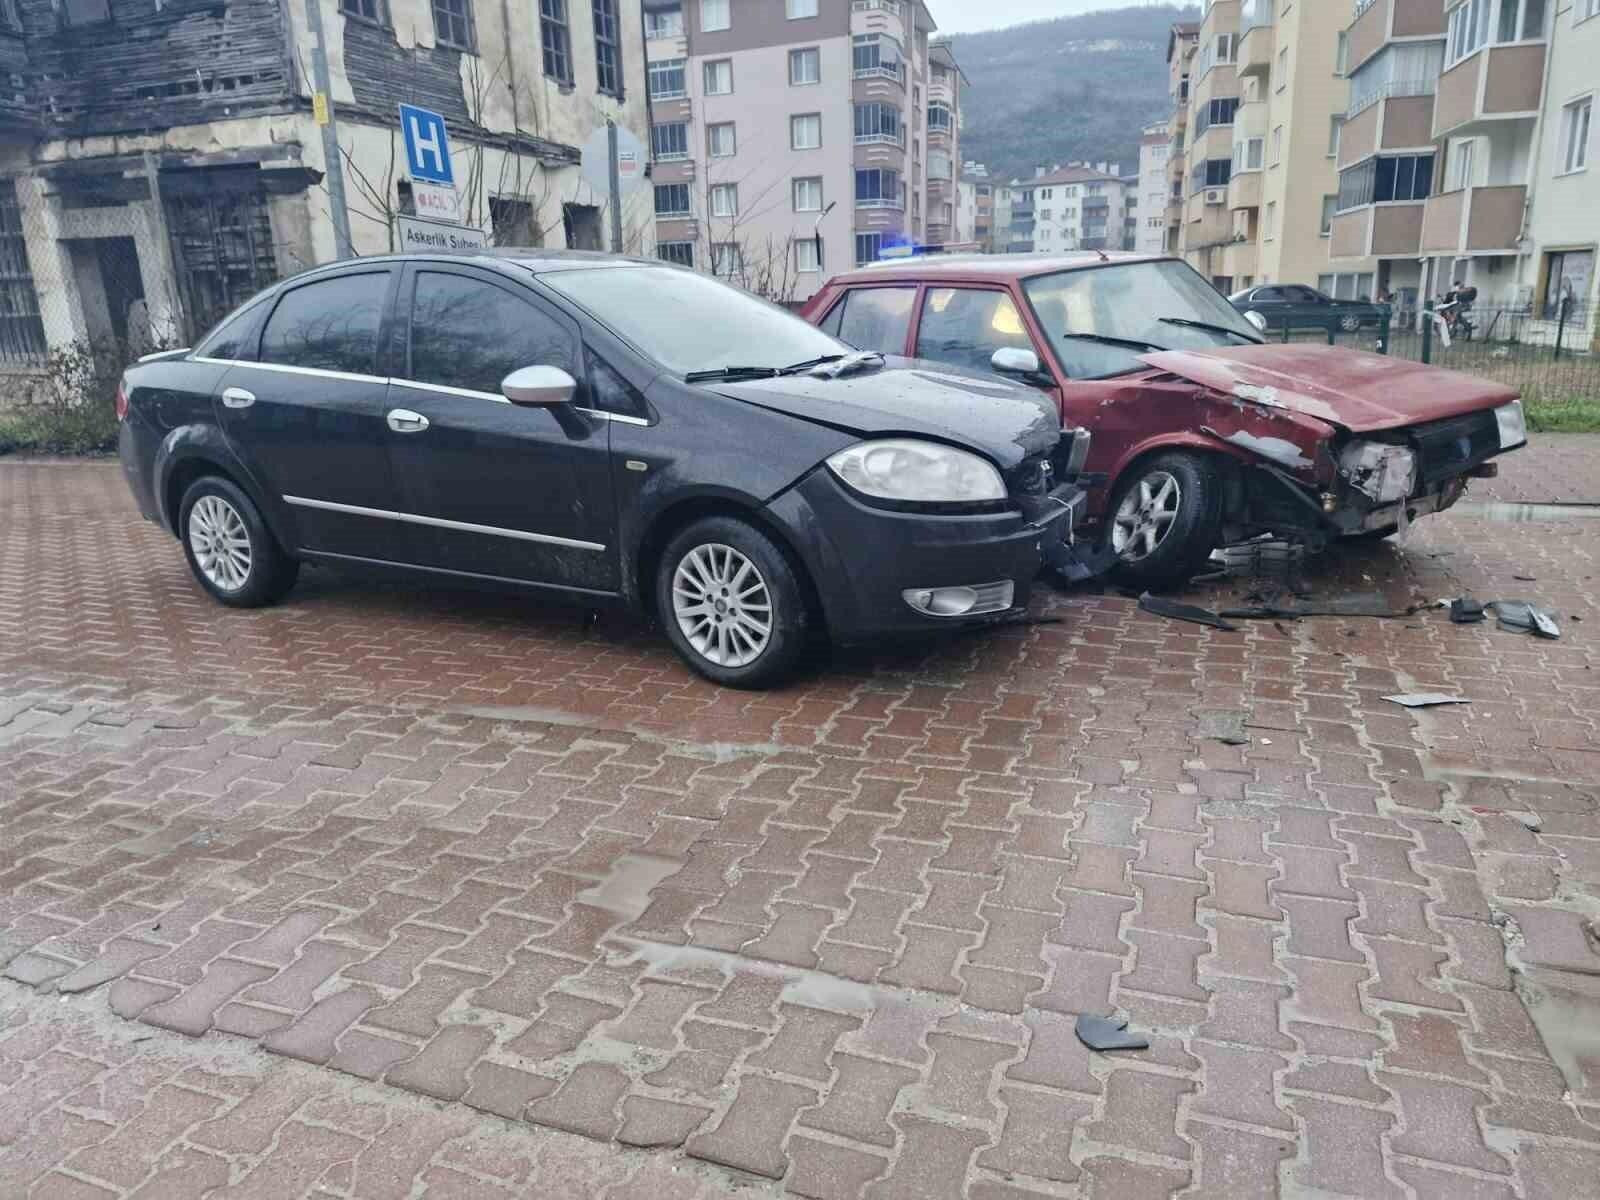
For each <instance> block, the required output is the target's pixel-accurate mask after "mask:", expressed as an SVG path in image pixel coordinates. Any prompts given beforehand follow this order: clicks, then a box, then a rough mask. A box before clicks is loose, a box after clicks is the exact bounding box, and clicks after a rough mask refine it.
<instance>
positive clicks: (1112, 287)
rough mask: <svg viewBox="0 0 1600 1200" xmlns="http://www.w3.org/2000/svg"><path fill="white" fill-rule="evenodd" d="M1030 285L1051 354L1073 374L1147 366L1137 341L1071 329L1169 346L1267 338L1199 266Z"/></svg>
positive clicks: (1097, 272) (1124, 268)
mask: <svg viewBox="0 0 1600 1200" xmlns="http://www.w3.org/2000/svg"><path fill="white" fill-rule="evenodd" d="M1022 290H1023V291H1024V292H1026V293H1027V295H1028V300H1029V301H1030V302H1031V303H1032V304H1033V310H1034V312H1035V313H1036V314H1037V315H1038V318H1039V323H1040V325H1041V326H1043V327H1044V329H1045V330H1046V332H1047V334H1048V335H1049V341H1050V350H1051V352H1052V353H1053V354H1055V356H1056V357H1057V359H1059V360H1060V363H1061V369H1062V371H1064V372H1065V373H1066V375H1067V376H1068V377H1069V378H1073V379H1100V378H1104V377H1105V376H1107V375H1121V374H1124V373H1126V372H1128V371H1136V370H1139V369H1141V368H1142V367H1144V366H1145V364H1144V363H1143V362H1141V361H1140V357H1139V356H1140V351H1138V350H1136V349H1133V348H1131V347H1124V346H1116V345H1111V344H1108V343H1105V342H1096V341H1091V340H1089V339H1088V338H1082V337H1069V336H1067V335H1069V334H1093V335H1096V336H1099V337H1103V338H1122V339H1125V340H1127V341H1132V342H1143V343H1147V344H1149V345H1151V346H1154V347H1157V348H1159V349H1167V350H1199V349H1210V348H1214V347H1217V346H1240V345H1243V344H1245V343H1246V342H1258V341H1260V340H1261V337H1260V335H1259V334H1258V333H1257V332H1256V331H1255V329H1254V328H1253V327H1252V326H1251V325H1250V324H1249V323H1248V322H1246V321H1245V319H1244V318H1243V317H1241V316H1240V315H1239V313H1238V312H1237V311H1236V310H1235V309H1234V307H1233V305H1231V304H1229V303H1228V301H1227V300H1226V299H1225V298H1224V297H1223V296H1222V294H1221V293H1220V292H1218V291H1217V290H1216V289H1215V288H1214V287H1212V286H1211V285H1210V284H1209V283H1207V282H1206V281H1205V279H1203V278H1202V277H1201V276H1200V275H1199V274H1197V273H1196V272H1195V271H1194V269H1193V268H1192V267H1190V266H1189V265H1188V264H1187V263H1181V262H1175V261H1172V260H1169V259H1163V260H1158V261H1154V262H1137V263H1118V264H1116V265H1114V266H1106V267H1090V268H1086V269H1080V270H1076V271H1061V272H1058V273H1056V274H1053V275H1039V276H1035V277H1034V278H1032V279H1025V280H1023V282H1022ZM1188 322H1195V324H1189V323H1188ZM1204 326H1212V327H1214V328H1204ZM1235 331H1237V333H1235Z"/></svg>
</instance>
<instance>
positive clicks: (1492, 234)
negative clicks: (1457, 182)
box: [1418, 185, 1528, 254]
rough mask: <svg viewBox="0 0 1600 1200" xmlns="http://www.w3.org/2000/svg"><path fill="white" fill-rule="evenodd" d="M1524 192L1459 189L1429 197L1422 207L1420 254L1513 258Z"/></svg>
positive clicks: (1502, 188)
mask: <svg viewBox="0 0 1600 1200" xmlns="http://www.w3.org/2000/svg"><path fill="white" fill-rule="evenodd" d="M1527 192H1528V189H1527V188H1525V187H1519V186H1510V185H1506V186H1500V187H1475V188H1461V189H1459V190H1457V191H1454V192H1444V193H1442V194H1440V195H1438V196H1429V197H1428V199H1427V200H1426V202H1425V203H1424V206H1423V214H1422V235H1421V238H1420V245H1419V246H1418V249H1419V250H1420V251H1421V252H1422V253H1423V254H1495V253H1499V254H1515V253H1516V252H1517V238H1518V237H1519V236H1521V234H1522V215H1523V206H1524V203H1525V202H1526V200H1527Z"/></svg>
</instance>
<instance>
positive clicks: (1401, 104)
mask: <svg viewBox="0 0 1600 1200" xmlns="http://www.w3.org/2000/svg"><path fill="white" fill-rule="evenodd" d="M1433 101H1434V98H1433V96H1432V95H1416V96H1412V95H1404V96H1400V95H1397V96H1391V97H1389V98H1387V99H1383V100H1379V101H1378V102H1377V103H1376V104H1369V105H1367V106H1366V107H1365V108H1363V109H1361V111H1360V112H1357V113H1355V114H1354V115H1353V116H1351V117H1350V119H1349V120H1347V121H1346V122H1345V123H1344V128H1342V129H1341V130H1340V131H1339V169H1340V170H1341V171H1342V170H1344V169H1345V168H1346V167H1353V166H1355V164H1356V163H1359V162H1361V161H1363V160H1364V159H1368V158H1371V157H1372V156H1373V155H1374V154H1377V153H1378V152H1379V151H1380V150H1381V151H1383V152H1385V153H1395V152H1397V151H1402V150H1417V151H1426V150H1427V149H1428V148H1429V147H1430V146H1431V145H1432V143H1433Z"/></svg>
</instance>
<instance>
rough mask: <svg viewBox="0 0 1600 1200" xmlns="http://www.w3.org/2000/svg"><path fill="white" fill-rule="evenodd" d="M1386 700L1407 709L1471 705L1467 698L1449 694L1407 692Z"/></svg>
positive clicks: (1386, 697) (1388, 697)
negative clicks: (1444, 705)
mask: <svg viewBox="0 0 1600 1200" xmlns="http://www.w3.org/2000/svg"><path fill="white" fill-rule="evenodd" d="M1384 699H1385V700H1389V701H1392V702H1393V703H1395V704H1401V705H1404V706H1405V707H1406V708H1433V707H1435V706H1436V705H1440V704H1471V703H1472V701H1471V700H1469V699H1467V697H1465V696H1452V695H1450V694H1449V693H1447V692H1405V693H1403V694H1401V695H1399V696H1385V697H1384Z"/></svg>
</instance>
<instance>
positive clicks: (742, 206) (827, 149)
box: [645, 0, 962, 302]
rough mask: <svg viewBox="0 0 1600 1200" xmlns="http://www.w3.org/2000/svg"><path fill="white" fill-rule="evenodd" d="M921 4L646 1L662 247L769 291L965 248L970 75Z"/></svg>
mask: <svg viewBox="0 0 1600 1200" xmlns="http://www.w3.org/2000/svg"><path fill="white" fill-rule="evenodd" d="M933 30H934V22H933V18H932V17H931V16H930V15H929V13H928V10H927V7H926V6H925V5H924V4H922V3H921V2H920V0H645V34H646V42H645V56H646V59H647V62H648V68H647V73H648V86H649V94H650V106H651V121H652V129H651V181H652V184H653V188H654V203H655V215H656V244H657V252H658V254H659V255H660V256H661V257H662V258H666V259H669V260H670V261H673V262H678V263H682V264H684V265H686V266H693V267H696V268H698V269H702V270H707V271H711V272H713V273H715V274H717V275H719V276H722V277H724V278H727V279H729V280H731V281H733V282H735V283H737V284H739V285H741V286H743V287H747V288H749V289H751V290H752V291H756V292H758V293H760V294H762V295H765V296H767V297H769V298H772V299H776V300H782V301H787V302H797V301H803V300H805V299H806V298H808V297H809V296H811V295H812V294H813V293H814V292H815V291H817V289H818V288H820V287H821V286H822V283H823V282H824V281H825V280H826V279H827V278H828V276H829V275H830V274H833V273H835V272H838V271H842V270H845V269H847V268H849V267H852V266H854V265H856V264H858V263H865V262H872V261H875V260H876V259H877V258H878V257H879V256H880V255H881V254H883V253H884V251H886V250H892V249H893V248H895V247H901V246H912V245H926V244H930V243H932V244H942V243H944V242H946V241H949V240H953V233H954V226H955V221H956V215H955V214H956V199H957V197H956V170H955V168H956V165H957V164H958V163H959V162H960V155H959V149H958V139H959V127H960V107H959V106H960V92H961V83H962V79H961V73H960V70H959V68H958V67H957V66H956V64H955V60H954V58H953V57H952V56H951V54H950V50H949V47H948V45H944V44H942V43H939V42H931V43H930V35H931V34H932V32H933Z"/></svg>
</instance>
